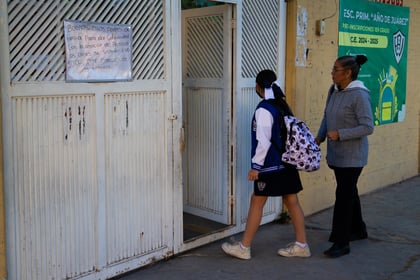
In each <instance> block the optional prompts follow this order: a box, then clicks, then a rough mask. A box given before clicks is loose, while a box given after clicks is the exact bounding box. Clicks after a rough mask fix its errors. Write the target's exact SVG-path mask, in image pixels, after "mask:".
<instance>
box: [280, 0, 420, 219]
mask: <svg viewBox="0 0 420 280" xmlns="http://www.w3.org/2000/svg"><path fill="white" fill-rule="evenodd" d="M334 3H335V0H326V1H312V0H292V1H288V20H287V24H288V25H287V32H288V34H287V59H286V61H287V66H286V67H287V69H286V75H287V76H286V95H287V96H288V101H289V102H291V104H292V106H293V108H294V111H295V114H296V115H297V116H298V117H300V118H302V119H303V120H305V121H306V122H307V124H308V126H309V127H310V128H311V129H312V130H313V131H314V133H316V132H317V131H318V128H319V124H320V122H321V117H322V114H323V110H324V106H325V98H326V95H327V90H328V88H329V86H330V85H331V74H330V72H331V68H332V65H333V63H334V60H335V59H336V57H337V50H338V46H337V44H338V11H337V9H336V6H335V4H334ZM338 3H339V1H337V4H338ZM404 6H407V7H410V26H409V29H410V31H409V37H408V41H409V45H408V56H409V59H408V61H409V62H408V69H407V71H408V79H407V95H406V96H407V102H406V105H407V114H406V119H405V121H403V122H401V123H395V124H387V125H381V126H376V127H375V131H374V134H373V135H371V136H369V142H370V152H369V163H368V165H367V166H366V167H365V168H364V170H363V173H362V175H361V177H360V180H359V191H360V193H361V194H363V193H367V192H370V191H373V190H376V189H379V188H382V187H385V186H387V185H390V184H392V183H396V182H399V181H402V180H405V179H407V178H410V177H413V176H416V175H417V174H418V173H419V170H420V168H419V160H420V151H419V145H420V144H419V143H420V141H419V108H420V94H419V88H420V79H418V76H419V75H420V69H419V67H418V65H420V50H419V49H418V46H419V45H420V16H419V15H420V12H419V9H420V2H419V1H417V0H404ZM332 15H334V16H332ZM329 16H332V17H331V18H329V19H326V21H325V22H326V33H325V35H322V36H317V35H316V30H315V23H316V20H319V19H321V18H326V17H329ZM305 26H306V28H305ZM299 31H305V32H299ZM416 46H417V47H416ZM305 53H306V54H307V57H306V59H305V57H304V54H305ZM321 149H322V150H323V151H325V150H326V144H325V143H324V144H322V145H321ZM323 158H324V159H323V162H322V165H321V170H319V171H317V172H314V173H304V172H302V173H301V177H302V180H303V183H304V191H303V192H302V193H301V194H300V200H301V202H302V205H303V207H304V210H305V214H306V215H309V214H312V213H314V212H318V211H320V210H322V209H325V208H327V207H329V206H331V205H332V204H333V202H334V192H335V179H334V176H333V173H332V171H331V170H330V169H329V168H328V167H327V166H326V163H325V154H323Z"/></svg>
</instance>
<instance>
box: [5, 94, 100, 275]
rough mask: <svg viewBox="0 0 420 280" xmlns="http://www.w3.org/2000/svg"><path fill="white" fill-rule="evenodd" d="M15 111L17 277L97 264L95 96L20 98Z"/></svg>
mask: <svg viewBox="0 0 420 280" xmlns="http://www.w3.org/2000/svg"><path fill="white" fill-rule="evenodd" d="M13 113H14V115H15V117H16V118H15V120H14V122H15V123H14V126H15V127H16V128H17V129H16V130H15V132H14V136H13V138H14V139H15V140H16V141H15V144H16V145H15V148H14V152H13V154H14V157H13V158H14V160H13V162H14V165H15V183H14V188H15V203H14V208H15V211H16V213H18V216H17V219H16V225H15V227H16V229H17V231H18V233H19V235H18V236H17V237H16V238H17V239H18V240H17V242H16V252H15V254H16V258H17V261H18V263H19V266H20V267H19V271H18V275H16V277H15V279H63V278H66V277H75V276H79V275H81V274H84V273H87V272H89V271H92V270H94V269H95V259H96V257H95V252H96V246H95V244H96V243H95V234H96V227H95V224H96V217H97V213H96V210H97V200H96V192H97V188H96V186H97V184H96V177H95V176H92V174H95V170H94V169H95V166H96V152H95V151H96V150H95V131H93V130H94V129H95V125H94V124H95V104H94V98H93V96H71V97H35V98H32V97H22V98H14V99H13ZM9 205H10V204H9ZM10 261H11V260H10Z"/></svg>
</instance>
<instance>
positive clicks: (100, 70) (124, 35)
mask: <svg viewBox="0 0 420 280" xmlns="http://www.w3.org/2000/svg"><path fill="white" fill-rule="evenodd" d="M131 36H132V30H131V26H130V25H125V24H110V23H94V22H85V21H70V20H65V21H64V37H65V45H66V81H68V82H107V81H108V82H109V81H130V80H132V77H131V66H132V61H131V54H132V52H131V41H132V39H131Z"/></svg>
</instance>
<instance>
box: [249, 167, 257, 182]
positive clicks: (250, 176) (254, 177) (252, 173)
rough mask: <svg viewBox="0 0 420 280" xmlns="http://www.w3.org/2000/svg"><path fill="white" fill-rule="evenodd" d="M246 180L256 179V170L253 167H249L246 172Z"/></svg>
mask: <svg viewBox="0 0 420 280" xmlns="http://www.w3.org/2000/svg"><path fill="white" fill-rule="evenodd" d="M248 180H249V181H255V180H258V171H257V170H255V169H251V170H249V172H248Z"/></svg>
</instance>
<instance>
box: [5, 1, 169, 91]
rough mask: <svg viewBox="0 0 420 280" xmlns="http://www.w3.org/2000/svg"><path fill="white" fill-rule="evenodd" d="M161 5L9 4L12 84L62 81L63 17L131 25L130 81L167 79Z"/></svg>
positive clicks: (14, 2) (63, 51) (58, 2)
mask: <svg viewBox="0 0 420 280" xmlns="http://www.w3.org/2000/svg"><path fill="white" fill-rule="evenodd" d="M164 2H165V1H163V0H160V1H158V0H155V1H137V0H124V1H115V0H104V1H97V0H83V1H62V0H49V1H37V0H28V1H21V0H9V1H7V8H8V13H9V38H10V39H9V40H10V64H11V80H12V81H13V82H15V83H16V82H28V81H64V80H65V65H66V63H65V49H64V41H63V37H64V29H63V20H64V19H68V20H82V21H93V22H106V23H116V24H131V25H132V27H133V28H132V30H133V34H132V40H133V44H132V46H133V47H132V51H133V54H132V56H133V71H132V73H133V79H134V80H142V79H165V78H166V73H165V51H164V48H165V42H164V40H165V37H164V34H165V32H164V23H165V21H164V20H163V18H164V16H165V14H164V9H165V5H164Z"/></svg>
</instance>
